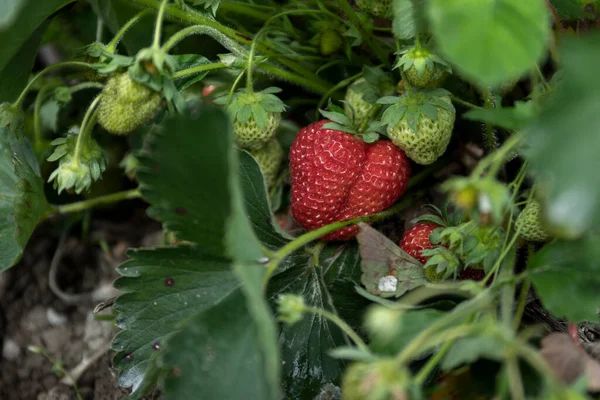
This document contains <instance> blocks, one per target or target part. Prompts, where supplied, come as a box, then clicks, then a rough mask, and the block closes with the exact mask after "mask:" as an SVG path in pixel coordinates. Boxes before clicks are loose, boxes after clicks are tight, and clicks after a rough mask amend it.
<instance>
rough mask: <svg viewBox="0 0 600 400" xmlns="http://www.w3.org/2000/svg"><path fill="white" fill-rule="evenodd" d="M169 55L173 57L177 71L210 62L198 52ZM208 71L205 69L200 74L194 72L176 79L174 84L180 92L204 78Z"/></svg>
mask: <svg viewBox="0 0 600 400" xmlns="http://www.w3.org/2000/svg"><path fill="white" fill-rule="evenodd" d="M170 57H173V58H174V60H175V62H176V63H177V70H178V71H181V70H184V69H188V68H193V67H197V66H199V65H206V64H210V63H211V62H210V60H209V59H207V58H206V57H203V56H201V55H198V54H181V55H175V56H170ZM208 72H209V71H205V72H203V73H201V74H195V75H192V76H188V77H185V78H182V79H178V80H177V84H176V85H175V86H176V87H177V90H179V91H180V92H182V91H184V90H186V89H187V88H189V87H190V86H192V85H195V84H196V83H198V82H200V81H201V80H202V79H204V77H206V75H208Z"/></svg>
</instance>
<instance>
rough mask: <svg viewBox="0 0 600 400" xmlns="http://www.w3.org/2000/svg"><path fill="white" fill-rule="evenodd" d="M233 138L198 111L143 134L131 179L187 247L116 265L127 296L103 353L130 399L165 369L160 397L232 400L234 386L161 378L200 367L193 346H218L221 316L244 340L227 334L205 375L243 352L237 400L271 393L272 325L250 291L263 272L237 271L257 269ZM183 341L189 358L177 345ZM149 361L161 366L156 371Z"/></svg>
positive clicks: (220, 115) (217, 117)
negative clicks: (147, 139)
mask: <svg viewBox="0 0 600 400" xmlns="http://www.w3.org/2000/svg"><path fill="white" fill-rule="evenodd" d="M199 132H201V134H198V133H199ZM232 136H233V134H232V128H231V124H230V122H229V119H228V117H227V115H226V114H225V113H224V112H223V111H222V110H218V109H205V110H202V111H200V113H199V114H198V115H197V116H196V117H195V118H188V117H180V118H176V119H170V120H167V121H166V122H165V123H164V125H163V127H162V129H161V130H160V132H158V133H155V135H154V136H153V137H152V141H151V146H150V147H151V150H150V152H149V153H148V154H145V155H144V156H143V157H140V160H141V167H140V169H139V170H138V177H139V179H140V182H141V187H142V193H143V195H144V197H145V198H146V199H147V200H148V201H149V202H150V203H151V204H152V207H151V209H150V212H151V213H152V215H154V216H156V217H157V218H158V219H160V220H161V221H164V222H165V225H166V226H167V227H169V228H170V229H172V230H173V231H174V232H176V233H177V234H178V236H179V237H180V238H182V239H186V240H188V241H192V242H194V243H195V245H190V246H181V247H178V248H162V249H154V250H138V251H132V252H131V253H130V256H131V260H130V261H128V262H126V263H124V264H123V265H121V266H120V267H119V273H120V274H121V275H122V277H121V278H119V279H118V280H117V282H116V283H115V286H116V287H117V288H119V289H120V290H122V291H124V292H126V294H124V295H122V296H120V297H119V298H118V299H117V300H116V302H115V310H116V311H117V324H118V325H119V326H120V327H121V328H123V329H124V330H123V331H122V332H120V333H119V334H118V335H117V336H116V337H115V339H114V341H113V344H112V346H113V349H115V350H117V351H118V353H117V355H116V356H115V360H114V361H115V365H116V366H117V368H119V369H120V370H121V374H120V383H121V385H123V386H126V387H132V388H133V389H134V394H133V397H139V396H140V395H141V394H142V391H143V390H144V389H146V388H147V386H148V384H149V383H152V381H154V380H155V379H156V378H157V377H158V376H161V375H165V371H164V368H168V371H167V372H166V373H167V379H166V381H165V385H166V386H165V387H166V395H167V397H177V398H181V397H178V396H179V395H183V396H184V398H189V397H190V396H189V393H192V392H193V391H195V390H196V388H198V387H204V388H205V390H206V393H207V397H208V398H239V397H240V395H241V393H242V392H241V391H240V390H241V388H238V389H235V388H234V387H233V386H230V385H226V384H225V381H217V380H215V376H211V375H209V374H206V373H204V374H199V373H198V374H194V375H193V378H190V379H187V378H186V379H182V380H180V379H174V378H176V376H174V375H173V374H171V375H168V374H169V373H171V372H173V370H175V371H179V372H178V373H184V374H185V376H186V377H187V376H189V374H190V372H189V371H190V369H189V368H192V370H193V369H194V368H195V366H196V365H197V363H202V362H208V359H207V358H205V357H204V356H203V353H202V346H206V345H209V346H212V345H214V346H217V343H222V342H221V339H222V337H223V336H224V332H223V331H222V329H223V328H224V327H227V326H228V325H227V324H226V322H225V321H226V319H225V320H220V318H226V315H234V316H232V321H231V323H232V326H234V327H235V329H236V331H235V332H238V330H239V331H244V332H247V333H248V334H247V335H234V336H233V337H230V338H229V347H228V348H223V347H218V348H217V347H215V351H217V350H218V351H219V353H220V355H221V356H220V357H219V358H218V359H216V360H212V361H211V363H212V364H211V365H212V366H211V368H212V369H213V370H214V371H217V370H223V369H225V368H231V365H230V364H229V361H228V360H231V358H232V357H234V358H235V357H238V355H239V354H245V355H247V356H248V357H250V358H251V359H252V362H250V364H249V365H251V366H250V367H249V368H248V365H245V364H244V365H242V364H240V365H239V367H240V370H239V371H238V372H239V373H238V374H237V375H236V379H237V380H238V381H240V382H254V385H253V386H248V387H245V389H246V390H245V393H249V394H250V395H251V396H252V397H254V398H272V399H274V398H277V397H278V395H279V394H278V392H279V377H278V373H279V371H278V367H277V362H276V361H275V360H277V359H278V357H277V351H276V348H275V345H276V341H275V340H274V338H275V336H276V334H275V327H274V324H273V321H272V320H271V318H269V317H268V314H269V312H270V311H267V306H266V304H265V303H264V300H261V299H260V296H259V295H257V292H256V291H257V290H259V289H257V288H256V286H257V285H259V286H260V284H257V281H259V282H260V281H261V277H262V270H263V267H262V266H260V267H258V271H261V272H260V276H258V275H256V273H255V272H251V271H249V270H248V271H246V270H245V269H246V268H247V269H252V268H257V267H256V261H255V260H257V259H258V258H260V256H261V255H262V253H261V250H260V244H259V242H258V240H257V239H256V237H255V236H254V233H253V232H252V230H251V228H250V225H249V222H248V220H247V218H246V215H245V210H244V207H243V204H242V196H241V193H240V184H239V179H238V159H237V152H236V151H234V150H233V137H232ZM236 266H237V267H236ZM234 267H235V268H236V272H234ZM254 271H256V269H254ZM240 278H241V279H240ZM243 282H244V283H246V285H243ZM249 284H250V285H251V286H248V285H249ZM224 304H235V307H232V308H231V309H230V310H229V311H228V312H231V313H233V314H227V313H226V312H225V311H224V309H223V308H222V307H223V305H224ZM215 318H217V319H219V321H218V323H217V322H216V321H215ZM211 321H212V323H211ZM209 323H210V324H211V325H206V324H209ZM179 332H181V333H179ZM228 334H233V332H229V333H228ZM173 335H176V338H175V339H173V340H169V338H170V337H171V336H173ZM215 335H216V336H215ZM269 337H271V340H270V341H269V340H268V339H269ZM192 338H195V340H194V343H195V345H196V346H198V347H197V352H192V351H191V350H190V347H189V346H183V347H182V343H188V342H187V341H188V340H192ZM222 352H225V353H222ZM158 359H162V360H163V361H162V362H161V363H160V368H158V366H159V364H157V360H158ZM175 364H176V365H175ZM169 365H170V366H171V367H168V366H169ZM232 373H233V372H232ZM175 375H177V374H175ZM257 377H260V381H259V380H257ZM221 378H222V379H225V377H224V376H222V377H221ZM185 393H188V395H184V394H185ZM213 394H214V395H216V396H217V397H214V396H213ZM253 394H254V395H256V396H253Z"/></svg>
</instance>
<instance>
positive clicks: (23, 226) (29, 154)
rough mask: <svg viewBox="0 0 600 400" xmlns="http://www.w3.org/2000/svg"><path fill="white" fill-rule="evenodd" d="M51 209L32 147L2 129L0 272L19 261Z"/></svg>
mask: <svg viewBox="0 0 600 400" xmlns="http://www.w3.org/2000/svg"><path fill="white" fill-rule="evenodd" d="M49 209H50V206H49V205H48V203H47V201H46V198H45V196H44V182H43V181H42V178H41V176H40V170H39V166H38V163H37V160H36V156H35V153H34V152H33V150H32V148H31V145H30V144H29V142H28V141H26V140H25V139H23V138H18V137H17V136H15V133H14V132H12V131H11V130H9V129H8V128H0V271H1V270H5V269H8V268H10V267H12V266H13V265H14V264H15V263H16V262H17V261H18V260H19V259H20V257H21V255H22V253H23V250H24V248H25V245H26V244H27V241H28V240H29V237H30V236H31V233H32V232H33V230H34V229H35V226H36V225H37V223H38V222H39V221H40V220H41V218H42V216H43V215H44V214H45V213H46V212H47V211H49Z"/></svg>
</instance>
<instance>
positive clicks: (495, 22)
mask: <svg viewBox="0 0 600 400" xmlns="http://www.w3.org/2000/svg"><path fill="white" fill-rule="evenodd" d="M428 15H429V19H430V22H431V27H432V32H433V34H434V37H435V40H436V43H437V44H438V45H439V48H440V50H441V51H442V53H443V54H444V55H445V57H446V59H447V60H448V61H450V62H451V63H452V64H454V65H455V66H456V68H457V70H458V71H459V72H460V73H462V74H463V75H464V76H465V77H467V78H469V79H471V80H473V81H475V82H477V83H479V84H481V85H486V86H487V85H490V86H497V85H500V84H502V83H505V82H506V81H510V80H513V79H517V78H519V77H521V76H522V75H523V74H525V73H526V72H528V71H530V70H531V69H532V68H533V67H534V66H535V64H536V63H537V62H539V61H540V60H541V59H542V57H543V56H544V54H545V52H546V48H547V46H548V41H549V37H550V24H549V13H548V10H547V9H546V7H545V5H544V1H543V0H527V1H523V0H490V1H481V0H430V1H429V2H428Z"/></svg>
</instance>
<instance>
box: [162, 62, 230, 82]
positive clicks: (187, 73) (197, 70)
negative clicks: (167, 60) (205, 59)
mask: <svg viewBox="0 0 600 400" xmlns="http://www.w3.org/2000/svg"><path fill="white" fill-rule="evenodd" d="M221 68H227V65H225V64H223V63H222V62H217V63H211V64H204V65H198V66H196V67H192V68H188V69H182V70H181V71H177V72H175V73H174V74H173V79H180V78H185V77H186V76H190V75H196V74H200V73H202V72H206V71H213V70H215V69H221Z"/></svg>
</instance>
